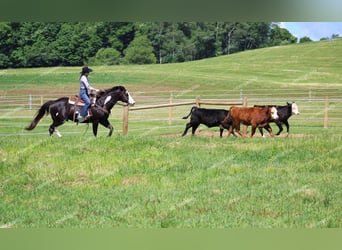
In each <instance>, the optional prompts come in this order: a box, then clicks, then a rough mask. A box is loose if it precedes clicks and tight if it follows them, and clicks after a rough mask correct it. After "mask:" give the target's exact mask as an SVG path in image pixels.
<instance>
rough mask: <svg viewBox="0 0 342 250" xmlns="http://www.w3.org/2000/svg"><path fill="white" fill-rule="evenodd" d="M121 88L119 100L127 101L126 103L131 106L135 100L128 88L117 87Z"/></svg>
mask: <svg viewBox="0 0 342 250" xmlns="http://www.w3.org/2000/svg"><path fill="white" fill-rule="evenodd" d="M119 88H120V90H121V95H120V99H119V100H120V101H122V102H125V103H128V105H131V106H133V105H134V104H135V101H134V99H133V97H132V96H131V95H130V93H129V92H128V90H126V89H125V88H124V87H121V86H120V87H119Z"/></svg>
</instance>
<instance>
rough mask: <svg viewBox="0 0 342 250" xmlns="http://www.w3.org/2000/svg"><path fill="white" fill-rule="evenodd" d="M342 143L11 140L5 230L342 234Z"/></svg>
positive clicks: (324, 139) (6, 158) (5, 161)
mask: <svg viewBox="0 0 342 250" xmlns="http://www.w3.org/2000/svg"><path fill="white" fill-rule="evenodd" d="M341 141H342V136H341V134H340V135H337V136H336V135H334V136H332V135H331V134H329V132H325V133H323V134H322V135H317V136H314V137H309V138H274V139H269V138H254V139H253V140H251V139H248V138H246V139H241V138H224V139H219V138H207V137H201V136H197V137H193V138H191V137H186V138H180V137H178V138H158V137H154V138H148V137H135V136H128V137H122V136H120V135H116V136H114V138H105V137H102V138H98V139H94V138H91V137H85V136H84V137H79V136H71V137H66V138H63V140H59V139H58V140H57V139H56V138H54V139H51V138H48V137H46V136H36V137H25V138H23V137H18V138H11V140H9V139H8V138H1V145H6V148H5V150H4V149H2V150H1V158H2V161H1V163H0V164H1V168H0V169H1V196H2V199H1V202H0V211H1V216H0V222H1V226H2V227H76V228H78V227H80V228H84V227H90V228H106V227H137V228H164V227H172V228H237V227H252V228H254V227H258V228H293V227H295V228H297V227H300V228H303V227H304V228H317V227H318V228H320V227H340V226H341V223H342V221H341V190H342V189H341V188H342V187H341V183H342V175H341V156H340V151H341Z"/></svg>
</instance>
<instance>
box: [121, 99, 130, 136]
mask: <svg viewBox="0 0 342 250" xmlns="http://www.w3.org/2000/svg"><path fill="white" fill-rule="evenodd" d="M128 113H129V109H128V105H125V106H124V108H123V119H122V135H123V136H125V135H127V133H128Z"/></svg>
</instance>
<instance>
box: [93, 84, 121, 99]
mask: <svg viewBox="0 0 342 250" xmlns="http://www.w3.org/2000/svg"><path fill="white" fill-rule="evenodd" d="M125 90H126V89H125V87H124V86H114V87H112V88H110V89H105V90H101V91H99V92H98V93H97V96H98V97H101V96H103V95H107V94H109V93H110V92H114V91H125Z"/></svg>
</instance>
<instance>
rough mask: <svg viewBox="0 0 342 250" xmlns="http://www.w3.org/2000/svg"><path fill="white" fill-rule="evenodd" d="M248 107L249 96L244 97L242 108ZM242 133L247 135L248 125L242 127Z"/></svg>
mask: <svg viewBox="0 0 342 250" xmlns="http://www.w3.org/2000/svg"><path fill="white" fill-rule="evenodd" d="M247 105H248V102H247V96H244V97H243V103H242V106H243V107H247ZM242 133H243V134H244V135H246V134H247V126H246V125H243V126H242Z"/></svg>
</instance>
